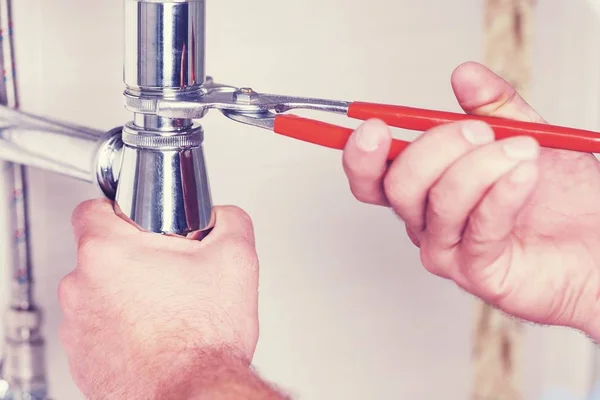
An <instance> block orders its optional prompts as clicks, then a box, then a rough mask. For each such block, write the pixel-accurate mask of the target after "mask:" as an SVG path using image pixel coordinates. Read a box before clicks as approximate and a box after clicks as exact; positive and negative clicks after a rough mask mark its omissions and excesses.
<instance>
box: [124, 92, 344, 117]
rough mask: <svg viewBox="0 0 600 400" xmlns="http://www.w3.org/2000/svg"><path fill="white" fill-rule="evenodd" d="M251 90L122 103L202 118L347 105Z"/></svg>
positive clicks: (147, 110) (153, 111)
mask: <svg viewBox="0 0 600 400" xmlns="http://www.w3.org/2000/svg"><path fill="white" fill-rule="evenodd" d="M225 87H226V88H230V87H229V86H225ZM253 93H254V94H249V93H243V92H241V89H240V91H230V90H217V91H211V92H208V93H205V94H203V95H202V96H198V97H194V98H192V97H190V96H188V97H185V98H184V97H182V98H180V99H177V100H171V99H141V98H139V97H133V96H126V97H125V107H126V108H127V109H128V110H130V111H133V112H137V113H149V114H155V115H158V116H161V117H166V118H185V119H199V118H203V117H204V116H205V115H206V113H207V112H208V110H210V109H218V110H221V111H232V112H240V113H258V112H265V111H272V112H276V113H283V112H286V111H289V110H293V109H304V110H317V111H325V112H331V113H337V114H345V113H347V112H348V106H349V105H350V103H349V102H347V101H338V100H327V99H317V98H310V97H294V96H282V95H277V94H262V93H256V92H253Z"/></svg>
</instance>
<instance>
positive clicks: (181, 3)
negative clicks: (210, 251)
mask: <svg viewBox="0 0 600 400" xmlns="http://www.w3.org/2000/svg"><path fill="white" fill-rule="evenodd" d="M124 2H125V57H124V59H125V65H124V73H123V80H124V83H125V93H124V96H125V100H126V104H127V102H128V101H131V99H134V101H138V102H141V103H148V104H152V103H154V102H156V101H157V100H160V99H188V98H198V97H200V96H202V93H203V91H202V90H203V87H202V85H203V83H204V81H205V79H206V75H205V64H204V58H205V57H204V53H205V49H204V47H205V40H204V38H205V1H204V0H187V1H185V0H124ZM130 110H131V109H130ZM148 110H151V109H150V108H149V109H148ZM131 111H133V120H132V121H131V122H130V123H128V124H126V126H125V127H124V128H123V159H122V165H121V168H120V174H119V177H118V181H119V184H118V187H117V191H116V197H115V212H116V213H117V214H118V215H120V216H121V217H122V218H124V219H125V220H127V221H129V222H131V223H133V224H135V225H136V226H138V227H139V228H140V229H143V230H146V231H150V232H157V233H162V234H167V235H175V236H183V237H188V238H194V239H198V238H201V237H203V236H204V235H205V233H206V232H208V230H210V228H211V227H212V199H211V193H210V185H209V182H208V175H207V171H206V165H205V160H204V150H203V147H202V142H203V139H204V132H203V130H202V127H201V126H199V125H195V124H194V123H193V121H192V120H191V119H187V118H163V117H159V116H158V115H156V113H155V112H153V111H147V112H140V111H138V110H131Z"/></svg>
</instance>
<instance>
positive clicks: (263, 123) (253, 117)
mask: <svg viewBox="0 0 600 400" xmlns="http://www.w3.org/2000/svg"><path fill="white" fill-rule="evenodd" d="M223 115H224V116H226V117H227V118H229V119H230V120H232V121H235V122H241V123H242V124H246V125H252V126H255V127H257V128H263V129H268V130H273V128H274V126H275V117H276V116H277V115H276V114H274V113H272V112H262V113H257V114H240V113H238V112H232V111H223Z"/></svg>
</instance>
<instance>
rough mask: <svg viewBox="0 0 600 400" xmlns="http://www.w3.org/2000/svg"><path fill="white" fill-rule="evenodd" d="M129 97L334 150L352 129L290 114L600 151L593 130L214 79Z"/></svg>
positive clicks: (395, 150)
mask: <svg viewBox="0 0 600 400" xmlns="http://www.w3.org/2000/svg"><path fill="white" fill-rule="evenodd" d="M125 98H126V104H125V106H126V108H128V109H129V110H131V111H134V112H136V113H147V114H154V115H158V116H160V117H165V118H183V119H191V120H194V119H199V118H203V117H204V116H205V115H206V113H207V112H208V111H209V110H211V109H217V110H219V111H221V112H222V113H223V115H225V116H226V117H227V118H229V119H231V120H233V121H236V122H240V123H243V124H247V125H252V126H255V127H259V128H263V129H268V130H271V131H273V132H275V133H278V134H281V135H284V136H288V137H291V138H294V139H298V140H302V141H305V142H310V143H313V144H317V145H321V146H325V147H329V148H334V149H343V148H344V147H345V145H346V143H347V141H348V139H349V137H350V135H351V133H352V131H353V130H352V129H350V128H345V127H341V126H336V125H332V124H329V123H325V122H321V121H316V120H313V119H309V118H304V117H299V116H296V115H292V114H286V113H287V112H288V111H290V110H295V109H304V110H318V111H324V112H330V113H335V114H345V115H347V116H348V117H350V118H353V119H357V120H363V121H365V120H368V119H380V120H382V121H383V122H385V123H387V124H388V125H390V126H393V127H397V128H403V129H408V130H413V131H420V132H423V131H426V130H429V129H431V128H433V127H435V126H438V125H441V124H446V123H450V122H455V121H460V120H466V119H471V120H481V121H484V122H486V123H488V124H489V125H490V126H491V127H492V128H493V130H494V133H495V136H496V139H503V138H506V137H511V136H531V137H533V138H535V139H536V140H537V141H538V142H539V143H540V145H541V146H544V147H550V148H559V149H566V150H573V151H581V152H589V153H598V152H600V134H598V133H596V132H592V131H586V130H580V129H573V128H567V127H560V126H554V125H548V124H539V123H532V122H522V121H514V120H508V119H503V118H497V117H482V116H475V115H467V114H459V113H452V112H446V111H434V110H427V109H421V108H413V107H406V106H398V105H387V104H375V103H366V102H348V101H338V100H326V99H317V98H309V97H294V96H285V95H274V94H263V93H258V92H255V91H254V90H252V89H250V88H237V87H234V86H229V85H222V84H217V83H214V81H213V80H212V79H211V78H208V79H207V82H206V83H205V84H204V85H203V87H202V91H201V93H200V94H194V95H192V96H189V97H185V96H180V97H178V98H175V99H169V98H160V99H156V98H146V99H145V98H140V97H138V96H127V94H126V95H125ZM408 145H409V142H406V141H402V140H396V139H394V140H393V141H392V145H391V148H390V151H389V154H388V159H389V160H392V159H394V158H396V157H397V156H398V154H399V153H400V152H401V151H402V150H403V149H404V148H406V147H407V146H408Z"/></svg>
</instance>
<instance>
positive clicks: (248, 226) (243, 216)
mask: <svg viewBox="0 0 600 400" xmlns="http://www.w3.org/2000/svg"><path fill="white" fill-rule="evenodd" d="M221 210H222V211H223V212H226V213H227V214H229V215H230V216H232V217H234V218H236V219H237V220H238V221H239V222H240V224H241V226H242V227H243V228H244V229H245V230H246V231H252V230H253V223H252V217H250V215H249V214H248V213H247V212H246V211H244V210H243V209H241V208H240V207H237V206H223V207H221Z"/></svg>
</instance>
